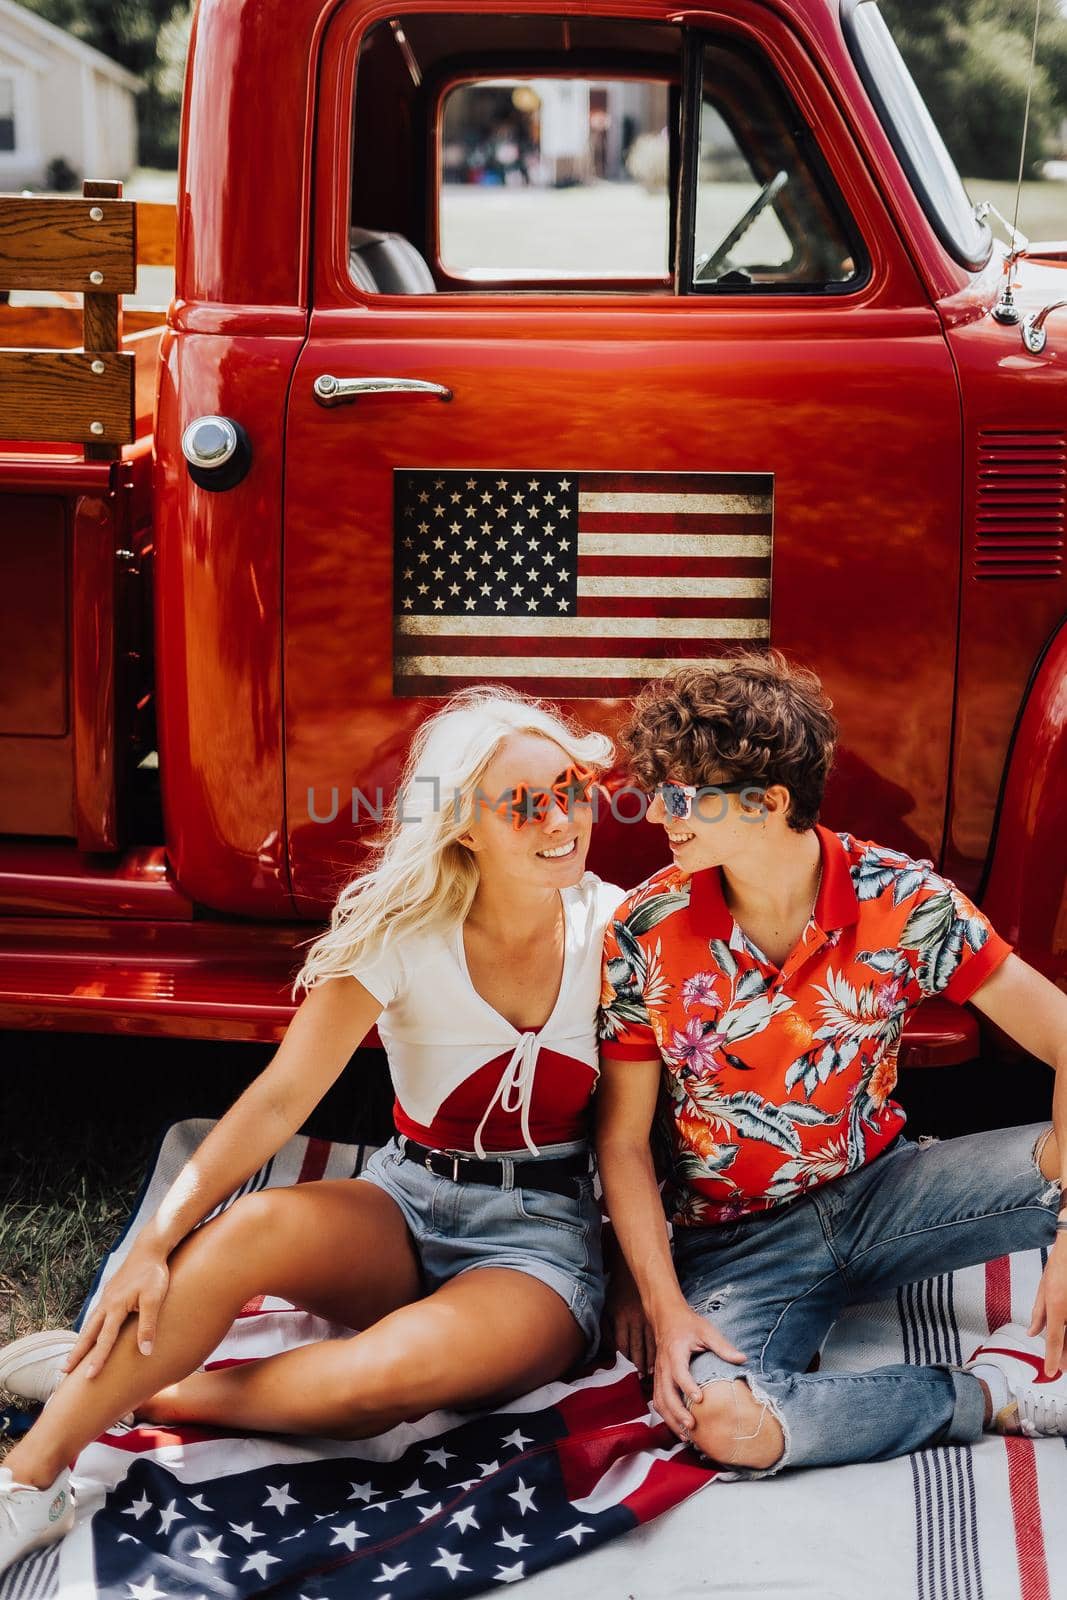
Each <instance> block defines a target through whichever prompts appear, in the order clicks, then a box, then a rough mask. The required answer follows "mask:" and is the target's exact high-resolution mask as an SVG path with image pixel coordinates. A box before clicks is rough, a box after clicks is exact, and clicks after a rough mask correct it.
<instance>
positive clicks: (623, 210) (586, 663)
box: [284, 0, 960, 914]
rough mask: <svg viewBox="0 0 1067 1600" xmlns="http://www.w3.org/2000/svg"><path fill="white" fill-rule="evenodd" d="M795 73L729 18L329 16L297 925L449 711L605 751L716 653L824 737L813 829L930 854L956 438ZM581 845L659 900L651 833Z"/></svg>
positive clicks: (853, 163)
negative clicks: (511, 687)
mask: <svg viewBox="0 0 1067 1600" xmlns="http://www.w3.org/2000/svg"><path fill="white" fill-rule="evenodd" d="M824 76H825V74H823V73H821V72H820V69H819V67H818V64H817V61H816V59H815V57H814V56H813V54H812V53H811V47H810V43H805V42H804V41H802V39H801V38H800V36H799V35H798V34H797V33H795V32H794V31H793V30H792V27H791V25H790V24H789V23H788V22H787V21H786V19H785V18H784V17H782V16H780V15H778V14H776V13H774V14H772V13H771V12H770V11H769V10H767V9H764V8H763V7H761V6H757V5H755V4H752V5H750V4H747V3H744V0H738V3H736V4H731V6H730V8H729V15H728V16H727V15H725V14H721V15H720V14H718V13H717V12H715V11H710V12H709V13H708V14H707V15H706V16H702V18H701V19H700V25H699V27H696V26H690V27H688V28H683V27H681V26H679V25H673V24H668V23H666V22H663V23H660V22H653V21H649V20H640V21H634V20H625V19H612V18H603V17H602V18H590V17H588V16H579V15H577V14H567V15H565V14H563V9H562V8H561V13H560V15H559V16H554V17H543V16H531V15H526V16H523V17H521V18H515V17H508V16H506V15H504V14H502V15H500V16H498V17H494V16H493V15H491V14H489V13H487V12H486V10H485V8H484V7H483V8H480V9H479V11H478V13H477V14H476V15H475V14H474V13H473V12H471V13H466V12H460V11H457V12H455V13H449V14H445V13H442V12H437V13H434V14H433V15H429V14H427V15H422V14H419V13H418V12H412V13H408V14H405V13H398V14H397V15H396V16H395V17H394V18H393V19H392V20H391V21H390V22H389V23H385V22H382V23H377V24H375V25H368V24H365V22H364V20H363V17H362V14H361V11H360V9H359V7H358V6H356V5H350V6H349V7H348V8H347V9H345V8H342V9H341V11H340V12H339V13H337V15H336V17H335V20H334V22H333V23H332V25H331V28H330V30H329V32H328V33H327V35H326V38H325V41H324V54H323V62H322V73H321V76H320V85H321V96H320V103H319V107H318V124H317V145H316V149H317V157H316V163H317V164H316V170H315V174H314V216H315V225H314V250H313V294H314V309H313V313H312V316H311V321H310V333H309V338H308V340H307V344H306V346H305V348H304V350H303V353H302V355H301V357H300V360H299V363H298V365H297V368H296V371H295V375H294V381H293V384H292V388H291V394H290V401H289V410H288V419H287V438H286V496H285V517H286V532H285V668H284V670H285V715H286V752H287V805H288V830H289V841H290V854H291V863H292V875H293V885H294V892H295V893H296V895H297V902H298V905H299V906H300V908H301V909H302V910H303V911H305V912H307V913H308V914H310V912H311V911H312V909H313V908H315V907H321V906H323V905H327V904H328V903H329V902H330V901H331V900H332V898H333V896H334V895H335V893H336V891H337V888H338V887H339V886H340V883H341V882H343V881H344V878H345V877H346V875H347V874H348V872H349V871H350V870H351V868H352V867H353V866H354V865H355V864H357V862H358V859H359V849H360V840H361V838H362V837H363V835H364V833H365V830H366V829H367V828H368V827H370V826H372V825H373V818H372V816H371V814H370V813H371V812H372V811H373V809H374V804H375V797H376V795H377V794H378V793H379V791H381V792H383V793H384V795H388V793H389V790H390V787H391V785H393V784H394V783H395V780H396V777H397V774H398V770H399V765H400V762H401V760H402V758H403V754H404V752H405V749H406V746H407V744H408V741H409V739H410V737H411V734H412V733H413V731H414V729H415V728H416V726H417V725H418V723H419V722H420V721H421V720H422V718H423V717H424V716H425V715H427V714H428V713H429V712H431V711H432V710H434V709H435V708H437V707H438V706H440V704H441V703H442V697H443V696H445V695H447V694H448V693H449V692H451V691H452V690H453V689H455V688H458V687H460V686H462V685H463V684H466V683H471V682H486V681H490V682H498V683H507V684H517V685H518V686H520V687H522V688H525V689H527V690H529V691H531V692H533V693H538V694H543V695H546V696H548V697H550V698H553V699H555V700H556V701H558V702H560V703H562V704H563V705H564V706H565V707H566V708H567V709H569V710H571V711H573V712H574V713H575V714H576V715H577V716H578V717H580V718H582V719H584V720H585V721H586V722H587V723H588V724H590V725H595V726H599V727H602V728H604V729H606V730H607V731H609V732H611V731H613V730H614V729H615V728H616V727H617V726H618V723H619V720H620V718H621V716H622V714H623V713H624V711H625V707H626V701H627V698H628V697H629V696H630V695H632V694H633V693H634V692H635V691H636V689H637V688H638V687H639V686H640V684H641V683H642V682H644V681H645V680H647V679H648V678H649V677H651V676H654V675H658V674H662V673H664V672H666V671H668V670H670V667H671V665H672V663H676V662H679V661H694V660H695V661H703V660H709V659H714V658H715V657H716V656H718V655H719V654H721V653H722V651H723V649H724V648H726V647H727V646H729V645H730V644H731V643H733V642H744V641H749V642H754V643H757V644H764V643H767V642H768V641H769V642H770V643H771V644H773V645H776V646H779V647H781V648H782V649H784V650H786V651H787V652H788V653H789V654H790V656H791V657H792V658H794V659H797V660H800V661H802V662H806V663H808V664H810V665H811V666H812V667H814V668H815V669H816V670H817V671H818V672H819V673H820V675H821V676H822V678H823V681H824V683H825V684H826V687H827V689H828V692H829V693H830V695H831V697H832V699H833V701H834V705H835V710H836V713H837V715H838V717H839V719H840V721H841V724H842V728H843V738H842V743H841V750H840V756H839V762H838V768H837V771H836V772H835V774H834V777H833V779H832V782H831V789H830V791H829V794H828V800H827V807H826V810H825V812H824V820H826V821H827V822H828V823H829V824H830V825H832V826H836V827H844V826H848V827H849V828H850V829H852V830H853V831H854V832H856V833H858V834H859V835H860V836H861V837H873V838H878V839H880V840H882V841H884V842H887V843H892V844H895V845H897V846H898V847H899V848H902V849H907V850H909V851H910V852H911V853H914V854H917V855H930V856H934V857H936V856H937V853H938V851H939V849H940V845H941V830H942V823H943V816H944V810H945V793H946V781H947V770H948V755H949V718H950V712H951V705H952V691H953V674H954V653H955V625H956V624H955V619H956V612H957V601H958V583H959V527H960V501H959V495H960V489H959V484H960V471H959V454H960V419H959V404H958V398H957V391H956V385H955V380H954V377H953V370H952V367H951V364H950V360H949V356H948V352H947V349H946V346H945V342H944V338H943V336H942V332H941V328H940V324H939V321H938V318H937V316H936V314H935V311H934V310H933V308H932V306H931V304H930V303H929V300H928V298H927V296H926V294H925V292H924V290H923V288H922V286H921V284H920V282H919V280H918V278H917V276H916V273H915V271H914V269H913V267H912V265H911V263H910V261H909V259H908V256H907V254H906V252H905V250H904V248H903V246H902V244H901V241H900V239H899V237H898V235H897V233H896V231H895V229H894V228H893V227H892V225H891V223H890V220H889V218H888V216H887V214H886V211H885V208H884V205H883V203H882V201H881V199H880V197H879V194H878V192H877V190H876V189H875V187H874V185H873V183H872V181H871V179H870V175H869V173H868V171H867V169H866V167H865V165H864V162H863V160H862V159H861V156H860V153H859V151H858V150H857V148H856V145H855V143H854V140H853V137H852V135H851V132H850V129H849V126H848V125H847V123H846V122H845V121H844V119H843V118H842V116H841V115H840V113H839V111H838V108H837V105H836V104H835V101H834V99H833V98H832V97H831V95H830V94H829V93H828V92H827V89H826V85H825V81H824ZM657 119H658V120H657ZM368 380H374V381H372V382H368ZM353 788H355V789H356V790H357V791H358V793H357V796H356V799H355V806H354V810H353ZM354 811H355V820H354ZM595 839H596V843H595V845H594V850H593V854H592V856H591V858H590V865H591V866H593V867H594V868H595V869H596V870H599V871H601V872H603V873H605V875H610V876H613V877H614V878H615V879H616V881H619V882H622V883H624V884H629V883H631V882H634V881H636V880H637V879H638V878H639V877H640V876H642V875H643V874H644V873H645V872H647V871H649V870H652V869H653V868H654V867H655V866H658V865H661V864H662V861H661V858H660V856H659V854H658V852H659V850H660V848H661V846H660V841H659V840H658V839H657V838H656V836H655V830H652V829H650V828H635V827H627V826H626V825H625V823H624V822H622V821H621V820H620V819H612V818H608V819H607V821H606V824H605V825H602V826H601V827H600V828H598V831H597V834H596V835H595Z"/></svg>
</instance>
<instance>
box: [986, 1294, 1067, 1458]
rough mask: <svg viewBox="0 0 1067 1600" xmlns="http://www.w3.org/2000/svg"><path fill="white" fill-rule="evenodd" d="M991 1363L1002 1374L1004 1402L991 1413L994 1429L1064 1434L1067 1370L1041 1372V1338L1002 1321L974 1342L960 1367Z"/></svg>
mask: <svg viewBox="0 0 1067 1600" xmlns="http://www.w3.org/2000/svg"><path fill="white" fill-rule="evenodd" d="M975 1366H983V1367H995V1368H996V1370H997V1371H998V1372H999V1373H1001V1374H1002V1376H1003V1378H1004V1381H1005V1384H1006V1385H1007V1391H1008V1402H1007V1404H1006V1405H1002V1406H1001V1407H1000V1408H999V1409H998V1410H996V1411H995V1412H994V1414H993V1418H992V1421H991V1422H990V1424H989V1426H990V1428H991V1429H992V1431H993V1432H994V1433H1024V1434H1025V1435H1026V1436H1027V1438H1029V1439H1037V1438H1040V1437H1042V1436H1043V1435H1049V1434H1051V1435H1059V1436H1061V1437H1067V1372H1061V1373H1060V1374H1059V1376H1058V1377H1056V1378H1049V1377H1046V1376H1045V1339H1044V1335H1043V1334H1037V1335H1035V1336H1033V1337H1032V1336H1031V1335H1030V1334H1029V1333H1027V1331H1026V1329H1025V1328H1022V1327H1020V1326H1019V1325H1018V1324H1017V1323H1013V1322H1008V1323H1005V1324H1004V1326H1003V1327H1002V1328H997V1329H996V1331H995V1332H994V1333H991V1334H990V1335H989V1340H988V1342H987V1343H986V1344H982V1345H979V1346H978V1349H977V1350H975V1351H974V1353H973V1354H972V1356H971V1359H970V1360H969V1361H968V1362H966V1363H965V1367H964V1370H965V1371H967V1372H970V1371H971V1370H972V1369H973V1368H974V1367H975Z"/></svg>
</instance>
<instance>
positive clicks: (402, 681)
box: [393, 639, 767, 700]
mask: <svg viewBox="0 0 1067 1600" xmlns="http://www.w3.org/2000/svg"><path fill="white" fill-rule="evenodd" d="M733 642H734V641H732V640H731V641H723V643H724V644H725V643H733ZM738 642H739V643H742V642H745V641H738ZM751 643H752V644H760V645H766V643H767V641H766V639H760V640H755V639H754V640H752V641H751ZM694 653H695V652H694ZM718 654H721V652H719V653H718ZM702 657H703V659H705V660H708V661H714V660H716V659H718V655H717V653H716V652H715V651H713V650H710V649H709V650H705V651H703V652H702ZM478 681H481V680H478V679H472V678H462V677H450V678H397V679H396V680H395V688H394V691H393V692H394V694H398V695H404V696H411V697H413V698H416V699H418V698H427V699H437V698H438V697H441V696H444V695H449V694H454V693H455V691H456V690H457V689H466V688H469V687H470V685H471V683H472V682H478ZM492 681H493V682H494V683H507V684H510V685H511V686H512V687H514V688H516V689H522V690H524V691H525V692H526V693H527V694H533V695H549V696H551V697H552V699H553V700H619V699H623V700H625V699H629V698H630V696H631V695H632V694H633V693H634V691H635V690H636V689H639V688H641V687H643V685H644V684H645V682H646V681H647V680H646V679H644V678H593V677H587V678H553V677H551V676H547V675H546V676H545V677H543V678H540V677H538V678H520V677H513V678H512V677H509V678H494V679H493V680H492Z"/></svg>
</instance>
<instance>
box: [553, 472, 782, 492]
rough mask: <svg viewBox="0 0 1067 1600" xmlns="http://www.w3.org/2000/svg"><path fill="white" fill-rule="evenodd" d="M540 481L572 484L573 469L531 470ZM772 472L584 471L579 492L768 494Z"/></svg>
mask: <svg viewBox="0 0 1067 1600" xmlns="http://www.w3.org/2000/svg"><path fill="white" fill-rule="evenodd" d="M538 476H539V477H540V481H541V483H542V484H550V483H552V482H553V480H555V481H558V479H559V478H569V479H570V481H571V483H572V484H573V483H574V473H573V472H560V473H552V474H548V473H540V474H537V473H531V477H538ZM773 485H774V474H773V472H583V473H580V474H579V476H578V488H579V492H580V493H582V494H770V493H771V490H772V487H773Z"/></svg>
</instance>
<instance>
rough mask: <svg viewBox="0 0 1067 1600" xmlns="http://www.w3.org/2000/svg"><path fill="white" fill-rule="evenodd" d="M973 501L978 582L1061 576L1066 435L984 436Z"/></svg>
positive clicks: (987, 432)
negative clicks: (984, 579) (982, 579)
mask: <svg viewBox="0 0 1067 1600" xmlns="http://www.w3.org/2000/svg"><path fill="white" fill-rule="evenodd" d="M975 500H976V504H975V530H974V564H973V567H972V572H973V576H974V577H976V578H1045V579H1050V578H1051V579H1056V578H1060V577H1062V576H1063V537H1064V521H1065V509H1067V434H1065V433H1060V432H1057V431H1055V430H1053V429H1049V430H1048V431H1038V430H1037V429H1033V430H1028V431H1026V432H1022V431H1020V432H1015V433H1013V432H1009V431H1008V430H1007V429H1005V430H1003V431H1001V430H999V429H996V430H995V429H985V430H983V431H982V432H980V433H979V435H978V488H977V494H976V497H975Z"/></svg>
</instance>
